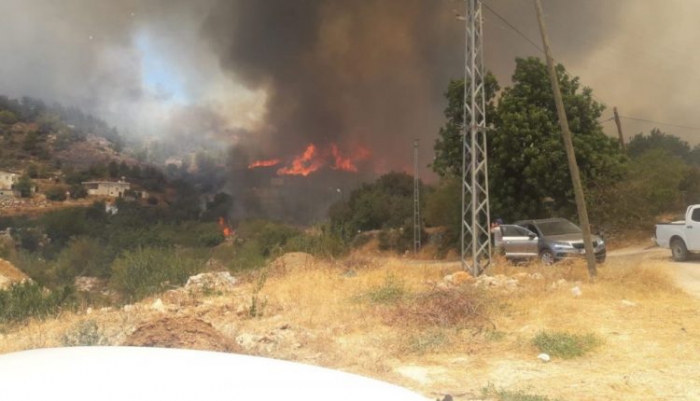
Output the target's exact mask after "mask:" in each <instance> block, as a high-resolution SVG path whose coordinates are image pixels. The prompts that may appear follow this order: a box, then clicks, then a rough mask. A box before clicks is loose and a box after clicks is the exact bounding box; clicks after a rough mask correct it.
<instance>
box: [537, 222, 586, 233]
mask: <svg viewBox="0 0 700 401" xmlns="http://www.w3.org/2000/svg"><path fill="white" fill-rule="evenodd" d="M537 226H538V227H539V228H540V231H541V232H542V235H545V236H547V235H564V234H579V233H580V232H581V229H580V228H579V227H578V226H577V225H576V224H574V223H572V222H570V221H568V220H554V221H547V222H543V223H537Z"/></svg>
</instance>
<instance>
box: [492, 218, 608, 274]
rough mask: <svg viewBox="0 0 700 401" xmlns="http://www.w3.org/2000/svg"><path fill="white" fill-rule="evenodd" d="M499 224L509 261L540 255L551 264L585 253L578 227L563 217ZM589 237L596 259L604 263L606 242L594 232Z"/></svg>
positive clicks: (543, 260) (546, 262)
mask: <svg viewBox="0 0 700 401" xmlns="http://www.w3.org/2000/svg"><path fill="white" fill-rule="evenodd" d="M500 227H501V233H502V234H503V249H504V251H505V256H506V258H508V259H511V260H517V259H530V258H540V260H541V261H542V262H543V263H545V264H552V263H554V262H556V261H558V260H561V259H563V258H566V257H569V256H581V255H584V254H585V253H586V251H585V249H584V247H583V234H582V232H581V228H579V227H578V226H577V225H576V224H574V223H572V222H570V221H568V220H566V219H560V218H553V219H542V220H521V221H516V222H515V224H512V225H508V224H504V225H501V226H500ZM592 240H593V250H594V252H595V258H596V262H598V263H603V262H605V257H606V249H605V241H603V239H602V238H601V237H599V236H597V235H593V236H592Z"/></svg>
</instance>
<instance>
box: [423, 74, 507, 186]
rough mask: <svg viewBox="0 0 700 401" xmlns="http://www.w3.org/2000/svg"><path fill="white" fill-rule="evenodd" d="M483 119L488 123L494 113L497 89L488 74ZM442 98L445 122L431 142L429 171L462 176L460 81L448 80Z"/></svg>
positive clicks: (461, 86)
mask: <svg viewBox="0 0 700 401" xmlns="http://www.w3.org/2000/svg"><path fill="white" fill-rule="evenodd" d="M484 81H485V85H484V88H485V95H486V102H487V103H486V116H487V117H486V118H487V122H488V121H491V119H492V118H493V116H494V115H495V114H496V104H495V99H496V93H498V91H499V89H500V87H499V86H498V81H497V80H496V77H494V76H493V74H491V73H490V72H489V73H487V74H486V77H485V80H484ZM445 97H446V98H447V100H448V104H447V108H446V109H445V112H444V113H445V117H446V118H447V122H446V123H445V125H444V126H443V127H441V128H440V132H439V133H438V139H437V140H436V141H435V160H434V161H433V163H432V164H431V167H432V168H433V171H435V172H436V173H438V174H439V175H440V176H441V177H446V176H461V175H462V135H463V132H464V130H463V129H462V125H463V121H464V80H453V81H450V84H449V86H448V87H447V92H446V93H445Z"/></svg>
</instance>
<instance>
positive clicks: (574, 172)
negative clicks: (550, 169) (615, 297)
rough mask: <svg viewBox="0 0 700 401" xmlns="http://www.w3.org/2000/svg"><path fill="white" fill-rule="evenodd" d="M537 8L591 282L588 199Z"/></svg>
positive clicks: (593, 273)
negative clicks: (584, 192) (582, 184)
mask: <svg viewBox="0 0 700 401" xmlns="http://www.w3.org/2000/svg"><path fill="white" fill-rule="evenodd" d="M535 8H536V9H537V20H538V22H539V24H540V33H541V34H542V44H543V45H544V52H545V55H546V56H547V67H548V69H549V78H550V81H551V82H552V92H554V100H555V102H556V105H557V114H558V115H559V124H560V125H561V134H562V137H563V138H564V147H565V148H566V158H567V160H568V161H569V171H570V172H571V181H572V182H573V184H574V195H575V197H576V208H577V209H578V217H579V220H580V221H581V228H582V229H583V246H584V248H585V249H586V262H587V263H588V276H589V278H590V279H591V280H593V279H595V276H596V275H597V274H598V270H597V268H596V265H595V255H594V254H593V243H592V241H591V226H590V224H589V222H588V211H587V210H586V199H585V197H584V195H583V187H582V186H581V176H580V174H579V170H578V164H577V163H576V153H575V152H574V144H573V141H572V139H571V131H570V130H569V120H567V118H566V110H565V109H564V101H563V100H562V98H561V91H560V90H559V79H558V78H557V71H556V68H555V66H554V58H553V57H552V51H551V50H550V48H549V37H548V36H547V27H546V26H545V24H544V15H543V14H544V13H543V12H542V4H541V2H540V0H535Z"/></svg>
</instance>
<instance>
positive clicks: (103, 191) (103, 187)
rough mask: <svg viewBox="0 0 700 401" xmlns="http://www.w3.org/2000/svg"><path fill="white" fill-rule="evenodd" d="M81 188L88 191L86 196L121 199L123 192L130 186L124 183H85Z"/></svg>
mask: <svg viewBox="0 0 700 401" xmlns="http://www.w3.org/2000/svg"><path fill="white" fill-rule="evenodd" d="M83 186H84V187H85V189H87V191H88V195H95V196H109V197H112V198H121V197H122V196H124V192H126V191H128V190H129V189H131V184H129V183H128V182H126V181H123V180H121V181H116V182H115V181H87V182H84V183H83Z"/></svg>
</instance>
